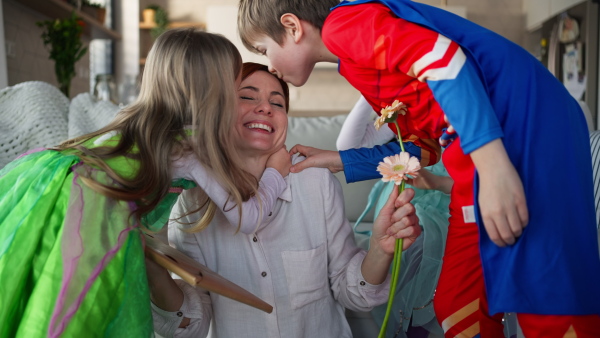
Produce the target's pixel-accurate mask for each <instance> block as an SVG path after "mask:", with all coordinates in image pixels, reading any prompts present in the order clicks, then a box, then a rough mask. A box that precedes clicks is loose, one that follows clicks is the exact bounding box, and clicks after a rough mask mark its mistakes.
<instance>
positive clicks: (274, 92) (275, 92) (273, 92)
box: [271, 90, 285, 99]
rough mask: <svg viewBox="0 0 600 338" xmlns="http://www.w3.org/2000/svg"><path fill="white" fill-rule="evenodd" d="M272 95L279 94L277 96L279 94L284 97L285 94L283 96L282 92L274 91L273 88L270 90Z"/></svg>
mask: <svg viewBox="0 0 600 338" xmlns="http://www.w3.org/2000/svg"><path fill="white" fill-rule="evenodd" d="M273 95H279V96H281V97H282V98H283V99H285V96H283V94H281V93H280V92H278V91H276V90H274V91H272V92H271V96H273Z"/></svg>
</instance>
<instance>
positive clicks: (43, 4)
mask: <svg viewBox="0 0 600 338" xmlns="http://www.w3.org/2000/svg"><path fill="white" fill-rule="evenodd" d="M17 1H18V2H20V3H22V4H23V5H25V6H27V7H29V8H31V9H33V10H35V11H37V12H40V13H42V14H44V15H47V16H49V17H50V18H58V19H64V18H67V17H69V15H71V13H72V12H73V11H75V13H77V16H78V17H80V18H81V19H82V20H83V21H84V22H85V23H86V26H85V28H84V32H85V34H86V35H89V36H90V37H91V38H92V39H112V40H120V39H121V34H119V33H117V32H116V31H114V30H112V29H110V28H107V27H105V26H104V25H103V24H102V23H100V22H99V21H98V20H96V18H94V17H92V16H90V15H88V14H87V13H84V12H82V11H78V10H76V9H75V7H73V6H71V5H69V4H68V3H66V2H64V1H63V0H17Z"/></svg>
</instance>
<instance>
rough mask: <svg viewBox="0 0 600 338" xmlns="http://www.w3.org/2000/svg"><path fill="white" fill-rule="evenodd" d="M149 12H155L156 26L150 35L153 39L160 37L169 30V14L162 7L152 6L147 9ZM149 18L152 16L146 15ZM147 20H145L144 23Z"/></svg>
mask: <svg viewBox="0 0 600 338" xmlns="http://www.w3.org/2000/svg"><path fill="white" fill-rule="evenodd" d="M146 9H148V10H152V11H154V24H155V26H154V27H152V28H151V29H150V35H152V38H153V39H156V38H157V37H159V36H160V35H161V34H162V33H164V32H165V31H166V30H168V29H169V14H168V13H167V11H165V10H164V9H163V8H162V7H160V6H158V5H150V6H148V7H146ZM145 15H148V16H149V17H150V16H151V15H150V14H145ZM145 20H146V18H144V21H145Z"/></svg>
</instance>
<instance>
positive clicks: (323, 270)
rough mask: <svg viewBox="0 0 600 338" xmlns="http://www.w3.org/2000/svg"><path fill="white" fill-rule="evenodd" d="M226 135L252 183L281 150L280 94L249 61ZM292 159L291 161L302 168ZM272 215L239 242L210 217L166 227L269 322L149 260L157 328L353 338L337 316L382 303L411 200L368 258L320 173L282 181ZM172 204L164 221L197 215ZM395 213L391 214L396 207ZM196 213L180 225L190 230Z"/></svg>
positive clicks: (401, 204) (374, 241) (383, 216)
mask: <svg viewBox="0 0 600 338" xmlns="http://www.w3.org/2000/svg"><path fill="white" fill-rule="evenodd" d="M238 95H239V101H240V105H239V114H238V120H237V124H236V129H235V130H236V132H235V133H234V135H233V138H234V142H235V144H236V146H237V148H238V151H239V153H240V156H241V157H242V160H243V161H244V163H245V164H246V170H248V171H249V172H250V173H252V174H254V175H255V177H260V176H261V174H262V172H263V171H264V170H265V163H266V160H267V158H268V157H269V156H270V155H271V154H272V153H274V152H276V151H278V150H279V149H281V148H282V147H283V146H284V141H285V137H286V131H287V116H286V111H287V107H288V95H287V86H286V84H285V83H284V82H282V81H281V80H279V79H277V78H276V77H275V76H274V75H272V74H270V73H269V72H268V69H267V67H266V66H263V65H258V64H252V63H247V64H245V65H244V68H243V70H242V83H241V85H240V89H239V91H238ZM301 160H302V159H301V158H298V157H295V158H293V162H294V163H296V162H298V161H301ZM286 181H287V187H286V189H285V190H284V191H283V193H281V194H280V195H279V200H278V201H277V202H276V205H275V207H274V209H273V213H272V214H271V215H270V216H269V219H268V220H267V221H266V222H265V223H266V224H265V225H264V227H263V228H261V229H260V230H259V231H257V232H256V233H255V234H254V235H243V234H237V235H235V236H234V229H232V227H230V226H225V225H226V223H227V221H226V220H225V219H224V218H223V216H222V215H221V214H220V213H218V214H217V215H215V217H214V219H213V223H212V224H211V225H210V226H209V227H208V228H206V229H205V230H204V231H203V232H200V233H190V232H186V231H185V230H184V229H182V227H184V226H183V225H182V224H180V223H177V222H172V223H170V224H169V240H170V242H171V244H172V245H174V246H175V247H176V248H177V249H179V250H181V251H183V252H184V253H186V254H187V255H189V256H191V257H192V258H193V259H195V260H197V261H198V262H200V263H202V264H204V265H206V266H207V267H208V268H210V269H212V270H214V271H216V272H218V273H219V274H221V275H222V276H224V277H225V278H227V279H230V280H231V281H233V282H234V283H236V284H238V285H240V286H241V287H243V288H245V289H247V290H249V291H250V292H252V293H254V294H255V295H257V296H258V297H260V298H262V299H263V300H265V301H266V302H268V303H270V304H271V305H273V307H274V310H273V312H272V313H271V314H267V313H264V312H261V311H260V310H257V309H254V308H251V307H248V306H247V305H244V304H241V303H238V302H236V301H233V300H231V299H228V298H225V297H222V296H219V295H216V294H209V293H207V292H205V291H202V290H196V289H194V288H193V287H191V286H189V285H187V284H185V283H184V282H182V281H181V280H176V281H173V280H172V279H171V278H170V276H169V275H168V273H167V272H166V271H165V270H164V269H161V268H159V267H158V266H157V265H156V264H154V263H152V262H149V261H148V264H147V265H148V276H149V281H150V288H151V294H152V300H153V317H154V325H155V330H156V331H157V332H158V333H159V334H161V335H164V336H173V335H176V336H189V337H204V336H206V335H207V333H208V330H209V326H210V324H211V320H212V321H213V323H214V326H213V327H212V332H213V333H214V335H215V336H219V337H240V336H245V337H248V336H250V337H267V336H269V337H351V335H352V334H351V332H350V327H349V325H348V323H347V321H346V319H345V316H344V308H349V309H353V310H355V311H369V310H370V309H371V308H372V307H373V306H375V305H378V304H382V303H384V302H385V301H386V300H387V297H388V292H389V283H388V282H387V272H388V268H389V266H390V263H391V261H392V258H393V253H394V242H395V240H396V238H405V240H404V249H406V248H408V247H409V246H410V245H411V244H412V243H413V242H414V240H415V238H416V237H417V236H418V235H419V234H420V228H419V226H418V220H417V218H416V216H415V214H414V207H413V206H412V205H411V204H410V203H408V202H409V201H410V199H411V198H412V196H413V193H414V192H413V191H412V190H410V189H409V190H407V191H406V192H404V193H403V194H402V195H401V196H400V197H399V198H396V197H397V193H395V194H393V196H392V197H391V198H390V200H388V203H387V205H386V206H385V207H384V208H383V209H382V211H381V213H380V216H379V217H378V219H377V220H376V222H375V225H374V230H373V236H372V237H371V242H370V250H369V251H368V252H367V251H364V250H361V249H359V248H357V247H356V245H355V244H354V237H353V234H352V228H351V227H350V225H349V223H348V220H347V219H346V217H345V215H344V206H343V197H342V191H341V187H340V185H339V182H338V181H337V180H336V179H335V178H334V177H333V175H332V174H331V173H330V172H329V171H328V170H325V169H310V170H305V171H303V172H302V173H299V174H290V175H289V176H288V177H287V178H286ZM182 197H183V198H180V199H179V202H178V203H177V205H176V206H175V208H174V214H172V218H175V219H177V218H179V217H180V215H182V214H183V215H185V214H187V213H188V212H189V211H191V210H194V209H196V208H197V205H195V203H193V199H190V198H185V197H186V196H185V194H184V196H182ZM394 204H395V206H396V207H397V209H395V207H394ZM198 217H200V216H199V215H198V214H193V215H188V216H184V217H182V218H181V220H180V222H181V223H184V224H185V223H193V222H195V220H196V219H197V218H198Z"/></svg>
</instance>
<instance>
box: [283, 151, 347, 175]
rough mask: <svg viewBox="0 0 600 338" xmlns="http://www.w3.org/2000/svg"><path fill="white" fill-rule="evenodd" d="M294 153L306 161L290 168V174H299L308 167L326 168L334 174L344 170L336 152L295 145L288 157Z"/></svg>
mask: <svg viewBox="0 0 600 338" xmlns="http://www.w3.org/2000/svg"><path fill="white" fill-rule="evenodd" d="M295 153H300V154H302V155H304V156H306V159H305V160H304V161H302V162H300V163H297V164H295V165H293V166H292V168H291V172H293V173H299V172H301V171H302V170H304V169H306V168H310V167H317V168H327V169H329V171H331V172H332V173H334V174H335V173H337V172H340V171H343V170H344V164H343V163H342V158H341V156H340V153H339V152H337V151H333V150H323V149H317V148H313V147H306V146H303V145H300V144H297V145H295V146H294V147H293V148H292V150H290V155H293V154H295Z"/></svg>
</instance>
